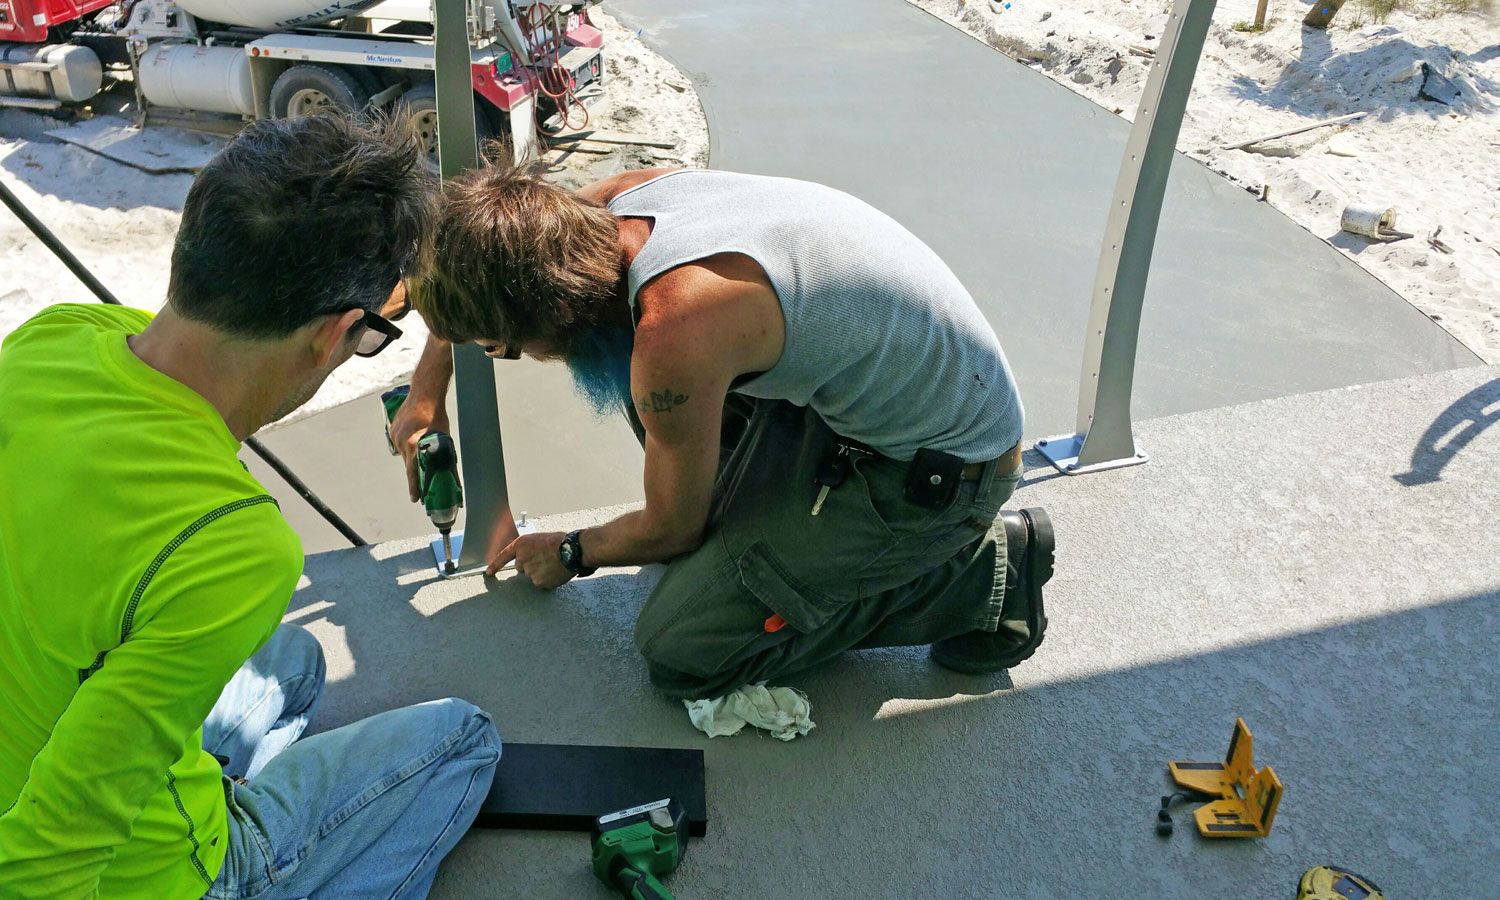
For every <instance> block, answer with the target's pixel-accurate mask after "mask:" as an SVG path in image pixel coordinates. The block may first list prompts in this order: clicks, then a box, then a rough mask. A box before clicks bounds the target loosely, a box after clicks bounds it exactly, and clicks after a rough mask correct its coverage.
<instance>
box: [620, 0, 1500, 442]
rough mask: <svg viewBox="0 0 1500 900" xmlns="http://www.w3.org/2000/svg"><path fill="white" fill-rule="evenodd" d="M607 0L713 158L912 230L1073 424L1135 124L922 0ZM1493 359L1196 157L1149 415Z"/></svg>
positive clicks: (1041, 426) (1160, 257)
mask: <svg viewBox="0 0 1500 900" xmlns="http://www.w3.org/2000/svg"><path fill="white" fill-rule="evenodd" d="M605 6H606V8H607V9H608V10H609V11H610V12H611V13H613V14H615V15H616V16H618V17H619V18H620V19H621V20H622V21H624V22H625V23H627V24H628V25H630V27H632V28H639V29H641V37H642V39H643V40H645V41H646V43H647V44H649V45H651V46H652V47H653V48H654V49H656V50H658V51H660V52H661V53H662V54H663V55H664V56H666V57H668V58H669V59H671V60H672V61H673V62H674V63H676V64H677V65H678V66H679V67H680V68H681V69H682V70H683V72H684V73H685V74H687V75H689V76H690V77H691V78H692V80H693V83H694V87H695V88H696V89H697V91H698V94H699V97H700V98H701V99H702V102H703V107H704V111H705V113H706V115H707V117H708V127H709V136H710V147H709V153H710V164H711V165H712V166H713V167H715V168H720V169H730V170H735V171H743V172H752V173H758V174H766V175H784V176H790V177H794V178H804V179H809V180H812V181H818V182H822V183H824V184H828V185H831V186H833V187H837V188H841V189H843V190H846V191H848V192H850V193H852V194H854V195H856V196H858V197H860V198H862V199H864V200H866V201H868V202H870V203H872V204H873V205H875V206H876V207H878V208H880V209H882V210H884V211H885V212H887V213H889V214H890V215H891V216H893V217H894V218H895V219H897V220H898V221H900V222H901V223H902V224H904V225H906V226H907V227H908V228H909V229H911V231H913V232H914V233H915V234H916V235H917V236H918V237H920V238H922V239H923V240H924V241H926V242H927V243H928V244H929V245H931V246H932V248H933V249H934V250H936V251H937V253H938V255H940V256H941V257H943V259H945V260H946V261H947V262H948V263H949V265H950V266H951V267H952V268H953V270H954V271H955V272H956V273H957V274H958V276H959V277H960V278H961V279H962V280H963V282H964V284H965V285H967V286H968V288H969V290H970V291H971V292H972V293H973V294H974V297H975V299H976V300H977V301H978V302H979V305H980V307H981V308H982V309H983V310H984V312H985V315H986V316H987V317H988V318H989V320H990V322H991V324H993V325H994V327H995V330H996V331H997V332H998V333H999V335H1000V339H1001V341H1002V342H1003V343H1004V345H1005V350H1006V353H1007V354H1008V356H1009V357H1010V360H1011V363H1012V365H1013V366H1014V368H1015V372H1016V376H1017V379H1018V380H1019V382H1020V385H1021V390H1022V393H1023V396H1024V398H1025V401H1026V412H1027V434H1029V435H1033V436H1044V435H1049V434H1062V433H1071V432H1072V431H1073V427H1074V420H1075V415H1076V409H1077V397H1078V382H1079V377H1080V374H1081V371H1080V370H1081V367H1082V359H1083V339H1084V329H1085V326H1086V324H1087V321H1088V308H1089V302H1090V299H1091V298H1090V292H1091V290H1092V286H1093V280H1094V273H1095V270H1096V268H1097V265H1098V259H1099V251H1100V242H1101V240H1102V238H1103V234H1104V226H1105V219H1106V216H1107V213H1108V206H1109V203H1110V198H1111V195H1112V193H1113V191H1114V185H1115V179H1116V176H1117V175H1118V173H1119V168H1120V160H1121V155H1122V153H1123V152H1124V148H1125V137H1126V134H1127V132H1128V130H1129V128H1130V125H1129V123H1128V122H1126V121H1125V120H1123V119H1121V118H1119V117H1117V116H1114V115H1111V114H1110V113H1109V111H1108V110H1104V109H1101V108H1099V107H1097V106H1095V105H1094V104H1093V103H1091V102H1090V101H1088V100H1087V99H1085V98H1083V97H1081V96H1079V95H1077V94H1074V93H1073V92H1071V91H1069V90H1067V89H1066V88H1064V87H1062V86H1061V85H1059V84H1056V83H1054V82H1052V81H1050V80H1048V79H1047V78H1046V77H1045V76H1043V75H1041V74H1040V73H1037V72H1033V71H1030V70H1029V69H1027V68H1026V67H1025V66H1022V65H1021V64H1019V63H1017V62H1015V61H1014V60H1012V59H1010V58H1009V57H1006V56H1005V55H1003V54H1001V53H999V52H998V51H996V50H993V49H991V48H990V47H988V46H985V45H984V44H982V43H980V42H978V41H976V40H974V39H973V38H972V37H970V36H968V35H967V34H965V33H963V32H961V31H959V30H957V29H955V28H953V27H951V26H949V25H947V24H946V23H944V22H942V21H940V20H939V19H937V18H935V17H933V16H930V15H928V14H927V13H925V12H923V11H921V10H920V9H917V8H916V7H913V6H911V5H910V4H908V3H906V2H904V0H822V2H818V3H806V2H801V0H760V2H756V3H732V4H705V3H702V2H695V0H609V2H607V3H606V4H605ZM1034 14H1035V12H1034V11H1026V10H1024V9H1022V8H1020V6H1018V7H1017V9H1015V10H1013V11H1011V12H1010V13H1008V15H1034ZM1130 64H1132V65H1133V64H1134V63H1130ZM1337 231H1338V223H1337V222H1332V221H1330V222H1329V223H1328V234H1335V233H1337ZM1478 362H1479V360H1478V358H1477V357H1475V356H1474V355H1473V354H1472V353H1470V352H1469V351H1468V350H1466V349H1464V348H1463V347H1462V346H1461V345H1459V344H1458V343H1457V342H1456V341H1454V340H1453V339H1452V338H1451V337H1450V336H1449V335H1448V334H1447V333H1446V332H1444V331H1443V330H1442V329H1441V328H1439V327H1438V326H1436V325H1434V324H1433V323H1432V322H1431V321H1430V320H1429V319H1428V318H1427V317H1426V316H1425V315H1423V314H1422V313H1420V312H1418V311H1417V310H1416V309H1415V308H1413V307H1412V306H1411V305H1410V304H1408V303H1407V302H1406V301H1404V300H1402V299H1401V298H1400V297H1399V296H1398V295H1397V294H1395V293H1394V292H1392V291H1391V290H1390V289H1388V288H1386V287H1385V286H1384V285H1382V284H1381V283H1380V282H1379V281H1377V280H1376V279H1375V278H1374V277H1372V276H1371V275H1369V274H1367V273H1365V272H1364V271H1363V270H1361V269H1360V268H1359V267H1357V266H1356V265H1354V263H1352V262H1350V261H1348V260H1346V259H1344V258H1343V257H1342V256H1341V255H1340V254H1339V253H1338V252H1337V251H1336V250H1334V249H1333V248H1332V247H1329V246H1327V245H1326V244H1325V243H1323V242H1322V241H1320V240H1319V239H1318V238H1317V237H1314V236H1313V235H1310V234H1308V233H1307V232H1305V231H1303V230H1302V229H1301V228H1300V227H1298V226H1297V225H1296V224H1294V223H1293V222H1292V221H1291V220H1289V219H1287V218H1286V217H1285V216H1283V215H1281V214H1280V213H1278V212H1276V211H1275V210H1274V209H1271V208H1270V207H1268V206H1266V205H1265V204H1264V203H1260V202H1258V201H1257V200H1256V199H1255V198H1253V197H1252V196H1251V195H1250V194H1248V193H1246V192H1245V191H1243V190H1242V189H1240V188H1237V187H1235V186H1233V185H1231V184H1230V183H1229V182H1228V181H1227V180H1225V179H1224V178H1222V177H1221V176H1219V175H1216V174H1214V173H1213V172H1211V171H1209V170H1208V169H1206V168H1204V167H1203V166H1202V165H1200V164H1198V163H1196V162H1193V161H1192V160H1189V159H1187V158H1186V157H1184V156H1182V155H1180V154H1179V155H1178V156H1177V158H1176V162H1175V164H1174V165H1173V171H1172V177H1171V180H1170V183H1169V185H1168V189H1167V194H1166V198H1165V202H1164V205H1163V209H1162V220H1161V229H1160V233H1159V236H1158V239H1157V243H1156V253H1155V259H1154V262H1153V267H1152V272H1151V278H1150V281H1149V284H1148V287H1147V293H1146V302H1145V314H1144V318H1143V319H1142V325H1141V340H1140V353H1139V363H1138V366H1137V374H1136V384H1135V403H1134V409H1135V412H1136V415H1137V417H1138V418H1150V417H1155V416H1162V415H1169V414H1172V413H1178V412H1187V411H1191V410H1198V409H1207V408H1211V407H1215V406H1224V405H1227V404H1232V403H1243V402H1247V401H1251V400H1259V399H1263V398H1267V397H1276V396H1282V395H1286V394H1294V393H1301V392H1305V391H1314V390H1321V389H1324V388H1331V387H1339V386H1343V385H1349V384H1362V383H1366V382H1371V381H1379V380H1382V379H1388V378H1399V377H1403V376H1407V375H1413V374H1419V373H1422V372H1432V371H1439V370H1442V369H1449V368H1453V367H1456V366H1468V365H1476V364H1477V363H1478Z"/></svg>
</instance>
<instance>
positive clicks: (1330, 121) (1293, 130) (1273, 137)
mask: <svg viewBox="0 0 1500 900" xmlns="http://www.w3.org/2000/svg"><path fill="white" fill-rule="evenodd" d="M1365 115H1366V114H1365V113H1363V112H1357V113H1350V114H1349V115H1347V116H1339V117H1338V118H1336V119H1324V120H1323V121H1321V122H1314V123H1312V124H1311V125H1303V126H1300V127H1298V128H1291V129H1288V130H1286V131H1278V132H1276V133H1274V134H1266V135H1261V136H1260V137H1257V138H1251V139H1250V140H1248V141H1240V142H1238V143H1234V144H1225V145H1224V146H1223V147H1221V148H1220V149H1221V150H1244V149H1245V148H1246V147H1250V146H1253V145H1255V144H1261V143H1265V142H1266V141H1274V140H1277V139H1278V138H1284V137H1291V136H1292V135H1294V134H1302V133H1303V132H1304V131H1312V130H1313V129H1315V128H1324V127H1326V126H1329V125H1343V124H1344V123H1346V122H1353V121H1354V120H1355V119H1359V118H1363V117H1364V116H1365Z"/></svg>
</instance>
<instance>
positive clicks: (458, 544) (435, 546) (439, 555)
mask: <svg viewBox="0 0 1500 900" xmlns="http://www.w3.org/2000/svg"><path fill="white" fill-rule="evenodd" d="M516 528H517V530H519V531H520V533H521V534H530V533H532V532H533V531H536V525H534V524H532V523H530V522H527V521H526V515H525V513H522V514H521V521H519V522H517V523H516ZM448 542H449V544H450V545H451V546H452V547H453V560H454V561H455V562H457V561H458V560H459V558H460V557H462V556H463V549H464V533H463V532H462V531H455V532H453V533H451V534H450V535H448ZM431 546H432V564H433V565H434V566H435V567H436V568H437V573H438V577H439V578H463V577H464V576H466V575H482V574H484V570H485V569H487V568H489V561H488V560H483V561H480V562H477V563H475V564H473V565H471V566H469V567H467V568H461V569H454V570H453V571H452V572H449V571H447V570H445V569H444V568H443V536H442V535H438V536H437V537H435V538H433V539H432V545H431Z"/></svg>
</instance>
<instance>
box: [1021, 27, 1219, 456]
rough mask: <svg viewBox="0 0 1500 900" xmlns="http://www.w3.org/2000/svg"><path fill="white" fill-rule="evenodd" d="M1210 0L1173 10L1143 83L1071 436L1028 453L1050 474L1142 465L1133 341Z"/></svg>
mask: <svg viewBox="0 0 1500 900" xmlns="http://www.w3.org/2000/svg"><path fill="white" fill-rule="evenodd" d="M1214 3H1215V0H1177V2H1176V4H1175V5H1174V6H1173V7H1172V13H1171V17H1170V18H1169V19H1168V20H1167V24H1166V27H1165V28H1164V29H1163V31H1162V37H1161V46H1160V47H1159V48H1157V51H1156V62H1154V63H1153V64H1152V66H1151V73H1150V75H1148V76H1147V78H1146V89H1145V92H1144V94H1143V96H1142V97H1141V105H1140V109H1139V110H1137V112H1136V116H1135V125H1134V126H1133V127H1132V128H1131V129H1130V137H1129V139H1128V140H1127V141H1126V143H1125V157H1124V159H1123V160H1122V162H1121V164H1120V177H1119V179H1118V180H1117V181H1116V182H1115V194H1114V199H1113V200H1111V201H1110V212H1109V222H1108V224H1107V225H1106V226H1105V229H1104V244H1103V246H1102V247H1101V248H1100V254H1099V271H1098V274H1097V275H1096V276H1095V279H1094V299H1093V305H1092V306H1091V307H1090V309H1089V326H1088V334H1087V338H1086V344H1085V347H1084V357H1083V377H1082V381H1081V384H1080V386H1079V391H1078V420H1077V424H1076V429H1077V430H1076V432H1075V433H1074V434H1070V435H1058V436H1055V437H1049V438H1044V439H1042V440H1040V441H1037V443H1036V449H1037V451H1038V452H1040V453H1041V454H1042V455H1043V456H1044V457H1046V458H1047V460H1048V462H1050V463H1052V465H1054V466H1056V467H1057V469H1058V471H1060V472H1062V473H1064V474H1066V475H1081V474H1083V473H1085V472H1096V471H1100V470H1103V469H1113V468H1118V467H1120V466H1131V465H1137V464H1139V463H1143V462H1145V461H1146V454H1145V453H1143V452H1141V450H1140V449H1139V448H1138V447H1136V445H1135V436H1134V435H1133V433H1132V431H1131V424H1130V393H1131V388H1132V386H1133V383H1134V379H1135V351H1136V339H1137V337H1138V336H1139V334H1140V326H1141V304H1142V303H1143V302H1144V300H1145V297H1146V276H1147V275H1148V274H1149V273H1150V271H1151V253H1152V250H1153V249H1154V247H1155V244H1156V226H1157V223H1158V220H1159V219H1160V218H1161V203H1162V195H1163V194H1164V193H1165V192H1166V187H1167V175H1168V173H1169V172H1170V171H1171V168H1172V154H1173V153H1174V151H1175V149H1176V146H1177V135H1178V133H1179V132H1180V131H1181V130H1182V114H1183V111H1184V109H1186V107H1187V99H1188V93H1189V91H1191V89H1192V87H1193V74H1194V72H1195V70H1196V69H1197V67H1198V57H1199V56H1200V55H1201V54H1202V53H1203V41H1204V39H1205V38H1206V37H1207V35H1208V26H1209V22H1210V21H1211V20H1212V18H1213V12H1214Z"/></svg>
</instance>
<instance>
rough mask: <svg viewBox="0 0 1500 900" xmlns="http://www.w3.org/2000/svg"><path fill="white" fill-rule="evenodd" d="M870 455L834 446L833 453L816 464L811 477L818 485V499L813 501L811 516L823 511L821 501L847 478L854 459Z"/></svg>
mask: <svg viewBox="0 0 1500 900" xmlns="http://www.w3.org/2000/svg"><path fill="white" fill-rule="evenodd" d="M869 455H870V454H869V453H868V452H866V451H864V450H861V449H859V448H858V447H850V446H849V445H848V444H834V445H833V452H832V453H830V454H828V455H827V456H825V457H823V461H822V462H820V463H818V471H817V473H816V474H815V475H813V483H814V484H816V485H820V487H819V489H818V497H817V499H816V500H814V501H813V505H812V514H813V515H815V516H816V515H817V514H818V513H820V512H822V511H823V501H825V500H827V499H828V492H829V491H831V490H833V489H834V488H836V487H838V486H839V485H841V484H843V483H844V479H845V478H848V477H849V467H850V466H851V465H853V459H854V458H855V457H863V456H869Z"/></svg>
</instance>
